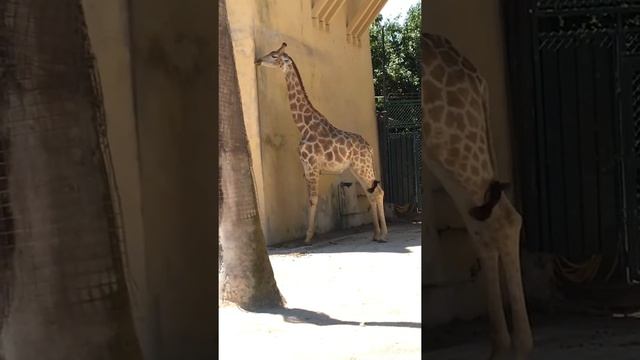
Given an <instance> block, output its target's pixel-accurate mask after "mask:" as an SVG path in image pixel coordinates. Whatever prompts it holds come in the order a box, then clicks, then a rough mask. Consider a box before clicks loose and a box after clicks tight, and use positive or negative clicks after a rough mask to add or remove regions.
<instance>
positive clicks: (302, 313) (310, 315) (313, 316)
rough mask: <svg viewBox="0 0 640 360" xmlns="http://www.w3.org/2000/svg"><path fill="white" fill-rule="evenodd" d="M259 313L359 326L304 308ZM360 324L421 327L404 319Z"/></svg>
mask: <svg viewBox="0 0 640 360" xmlns="http://www.w3.org/2000/svg"><path fill="white" fill-rule="evenodd" d="M260 312H261V313H266V314H274V315H281V316H282V318H283V320H284V321H285V322H288V323H294V324H296V323H302V324H312V325H318V326H329V325H354V326H360V325H361V324H360V322H358V321H345V320H338V319H334V318H332V317H331V316H329V315H327V314H324V313H321V312H316V311H311V310H305V309H296V308H293V309H289V308H278V309H266V310H261V311H260ZM362 326H386V327H406V328H418V329H419V328H421V327H422V324H420V323H414V322H406V321H389V322H387V321H372V322H364V323H363V324H362Z"/></svg>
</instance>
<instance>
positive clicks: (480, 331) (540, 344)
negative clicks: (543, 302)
mask: <svg viewBox="0 0 640 360" xmlns="http://www.w3.org/2000/svg"><path fill="white" fill-rule="evenodd" d="M531 323H532V327H533V335H534V348H535V349H534V354H537V355H542V354H546V353H548V352H556V351H558V352H561V351H565V350H570V349H585V351H587V349H589V348H598V349H609V348H610V349H613V348H627V349H629V350H628V352H629V354H630V355H631V354H636V353H638V351H640V341H638V340H637V339H639V338H640V319H637V318H613V317H612V316H586V315H584V314H567V313H545V314H542V313H534V314H532V316H531ZM489 330H490V328H489V322H488V320H487V319H486V318H479V319H475V320H471V321H455V322H452V323H450V324H447V325H442V326H436V327H431V328H427V329H424V330H423V339H425V340H424V341H423V343H422V351H423V353H437V354H438V356H447V357H449V356H451V357H450V358H451V359H458V358H460V359H462V358H464V357H463V354H465V353H468V352H470V351H471V350H472V349H475V351H483V349H486V351H489V347H490V346H489V345H490V340H489ZM631 348H635V349H633V350H632V349H631ZM625 353H626V352H625ZM456 356H460V357H456ZM533 358H534V359H537V358H539V357H538V356H534V357H533ZM567 358H572V357H571V356H568V357H567ZM614 358H615V357H614Z"/></svg>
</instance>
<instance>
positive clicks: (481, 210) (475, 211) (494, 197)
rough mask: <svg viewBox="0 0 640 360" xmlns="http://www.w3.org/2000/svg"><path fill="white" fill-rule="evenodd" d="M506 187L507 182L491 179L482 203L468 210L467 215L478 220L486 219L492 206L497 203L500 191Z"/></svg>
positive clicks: (507, 185)
mask: <svg viewBox="0 0 640 360" xmlns="http://www.w3.org/2000/svg"><path fill="white" fill-rule="evenodd" d="M508 187H509V184H508V183H501V182H499V181H497V180H494V181H492V182H491V184H489V187H488V188H487V191H486V192H485V194H484V204H482V205H480V206H476V207H472V208H471V209H470V210H469V215H471V217H473V218H474V219H476V220H478V221H485V220H487V219H488V218H489V217H490V216H491V212H492V211H493V208H494V207H495V206H496V205H497V204H498V201H500V196H501V195H502V192H503V191H504V190H506V189H507V188H508Z"/></svg>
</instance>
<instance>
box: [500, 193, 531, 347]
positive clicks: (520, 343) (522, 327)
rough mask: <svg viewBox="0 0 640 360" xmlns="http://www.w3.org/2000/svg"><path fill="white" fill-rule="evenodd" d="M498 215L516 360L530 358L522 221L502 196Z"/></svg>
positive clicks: (529, 326) (529, 328)
mask: <svg viewBox="0 0 640 360" xmlns="http://www.w3.org/2000/svg"><path fill="white" fill-rule="evenodd" d="M500 201H501V203H500V204H499V205H498V208H497V209H496V212H497V214H496V215H498V217H499V220H500V222H501V224H502V225H503V226H501V227H499V228H495V229H494V233H493V237H494V239H493V241H494V242H495V243H497V244H498V246H499V250H500V258H501V259H502V266H503V270H504V276H505V280H506V285H507V291H508V293H509V304H510V308H511V318H512V319H511V321H512V322H513V350H514V351H515V358H516V359H517V360H525V359H528V358H529V355H530V353H531V351H532V350H533V336H532V334H531V324H530V323H529V316H528V314H527V305H526V301H525V294H524V289H523V286H522V273H521V266H520V227H521V226H522V217H521V216H520V214H518V212H517V211H516V210H515V209H514V208H513V206H512V205H511V203H510V202H509V200H508V199H507V198H506V197H505V196H504V195H503V197H502V199H501V200H500Z"/></svg>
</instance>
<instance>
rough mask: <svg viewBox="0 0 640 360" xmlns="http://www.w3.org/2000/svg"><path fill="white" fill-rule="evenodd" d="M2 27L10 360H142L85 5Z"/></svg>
mask: <svg viewBox="0 0 640 360" xmlns="http://www.w3.org/2000/svg"><path fill="white" fill-rule="evenodd" d="M0 16H1V17H2V19H1V20H2V21H0V155H1V156H0V220H1V221H0V231H1V233H0V246H2V248H0V254H2V256H1V257H0V261H1V264H0V265H2V266H1V267H0V271H2V274H1V275H0V276H1V278H2V282H3V283H2V287H1V288H0V292H1V293H0V295H2V296H1V297H0V301H2V304H0V310H3V312H2V315H4V316H2V318H1V319H0V326H1V329H0V340H1V343H0V358H6V359H12V360H22V359H24V360H31V359H46V360H49V359H60V360H63V359H64V360H86V359H97V360H101V359H104V360H112V359H113V360H115V359H123V360H129V359H136V360H137V359H141V354H140V350H139V345H138V342H137V339H136V336H135V332H134V328H133V321H132V316H131V311H130V305H129V297H128V289H127V284H126V281H125V274H124V264H123V261H122V259H123V254H122V253H121V239H120V238H119V235H120V232H119V231H118V229H117V223H116V220H115V216H114V213H115V212H114V208H113V203H112V201H111V200H112V194H111V192H110V183H109V177H108V174H107V167H106V166H107V164H108V157H107V154H108V149H107V147H106V132H105V128H104V113H103V108H102V106H103V104H102V99H101V97H100V89H99V84H98V83H97V77H96V72H95V68H94V64H93V58H92V56H91V52H90V46H89V42H88V36H87V31H86V26H85V23H84V15H83V12H82V7H81V4H80V0H56V1H51V0H0ZM5 280H9V281H8V282H5ZM7 293H9V295H10V296H5V295H6V294H7Z"/></svg>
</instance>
